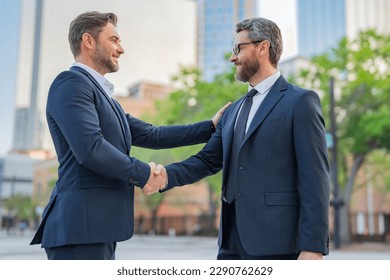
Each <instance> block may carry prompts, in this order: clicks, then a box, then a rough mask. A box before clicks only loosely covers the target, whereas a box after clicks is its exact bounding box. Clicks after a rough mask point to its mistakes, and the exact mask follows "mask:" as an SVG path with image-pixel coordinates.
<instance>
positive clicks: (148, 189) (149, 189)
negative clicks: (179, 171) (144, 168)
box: [142, 162, 168, 195]
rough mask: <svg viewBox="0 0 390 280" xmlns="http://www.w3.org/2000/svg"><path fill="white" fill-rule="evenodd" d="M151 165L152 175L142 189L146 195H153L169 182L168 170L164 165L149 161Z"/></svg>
mask: <svg viewBox="0 0 390 280" xmlns="http://www.w3.org/2000/svg"><path fill="white" fill-rule="evenodd" d="M149 166H150V177H149V180H148V181H147V182H146V185H145V186H144V187H143V189H142V191H143V193H144V194H146V195H151V194H154V193H156V192H158V191H159V190H161V189H163V188H164V187H165V186H166V185H167V182H168V175H167V171H166V170H165V168H164V166H162V165H161V164H157V165H156V163H154V162H150V163H149Z"/></svg>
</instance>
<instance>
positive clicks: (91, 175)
mask: <svg viewBox="0 0 390 280" xmlns="http://www.w3.org/2000/svg"><path fill="white" fill-rule="evenodd" d="M46 116H47V122H48V125H49V129H50V133H51V136H52V139H53V142H54V146H55V149H56V153H57V157H58V161H59V169H58V181H57V183H56V185H55V188H54V190H53V192H52V195H51V198H50V201H49V203H48V205H47V207H46V208H45V211H44V213H43V218H42V223H41V225H40V227H39V229H38V231H37V233H36V235H35V236H34V238H33V240H32V242H31V244H38V243H42V247H57V246H62V245H67V244H82V243H102V242H113V241H122V240H126V239H129V238H130V237H131V236H132V234H133V226H134V215H133V213H134V209H133V208H134V206H133V205H134V186H140V187H143V186H144V185H145V183H146V182H147V181H148V178H149V175H150V168H149V165H148V164H146V163H143V162H141V161H139V160H137V159H135V158H132V157H130V156H129V153H130V149H131V146H132V145H135V146H140V147H146V148H155V149H162V148H171V147H177V146H184V145H192V144H197V143H204V142H206V141H207V140H208V139H209V138H210V136H211V133H212V130H213V128H212V122H211V121H204V122H200V123H197V124H193V125H183V126H169V127H154V126H152V125H150V124H148V123H145V122H143V121H141V120H139V119H137V118H134V117H132V116H131V115H128V114H125V113H124V112H123V110H122V108H121V107H120V105H119V104H118V103H117V102H116V101H115V100H112V99H111V98H109V97H108V96H107V95H106V94H105V92H104V90H103V89H102V88H101V86H100V85H99V84H98V83H97V81H96V80H95V79H94V78H93V77H92V76H91V75H90V74H89V73H88V72H87V71H85V70H84V69H82V68H80V67H72V68H71V69H70V71H65V72H62V73H61V74H59V75H58V76H57V78H56V79H55V80H54V82H53V83H52V85H51V87H50V90H49V95H48V99H47V107H46Z"/></svg>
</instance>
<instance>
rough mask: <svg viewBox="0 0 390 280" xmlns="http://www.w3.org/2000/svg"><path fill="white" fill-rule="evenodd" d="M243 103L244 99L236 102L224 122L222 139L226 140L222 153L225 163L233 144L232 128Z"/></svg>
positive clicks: (227, 160)
mask: <svg viewBox="0 0 390 280" xmlns="http://www.w3.org/2000/svg"><path fill="white" fill-rule="evenodd" d="M243 101H244V97H243V98H241V99H239V100H238V102H237V104H236V106H235V107H234V108H233V110H232V112H231V114H230V116H229V118H228V120H227V121H226V124H225V125H224V126H225V127H226V131H225V133H224V135H223V139H226V141H224V147H223V148H224V149H223V151H224V158H225V159H226V162H229V158H230V149H231V147H232V142H233V134H234V126H235V123H236V119H237V115H238V112H239V111H240V108H241V105H242V102H243Z"/></svg>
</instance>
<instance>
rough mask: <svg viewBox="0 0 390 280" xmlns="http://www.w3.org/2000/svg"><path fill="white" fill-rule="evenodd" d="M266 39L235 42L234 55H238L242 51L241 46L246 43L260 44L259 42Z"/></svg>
mask: <svg viewBox="0 0 390 280" xmlns="http://www.w3.org/2000/svg"><path fill="white" fill-rule="evenodd" d="M264 40H265V39H263V40H259V41H253V42H245V43H238V44H234V45H233V47H232V52H233V53H234V55H238V54H239V53H240V52H241V46H245V45H249V44H258V43H261V42H263V41H264ZM235 49H237V50H238V51H237V52H236V51H235Z"/></svg>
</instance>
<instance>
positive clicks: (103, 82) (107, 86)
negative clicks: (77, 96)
mask: <svg viewBox="0 0 390 280" xmlns="http://www.w3.org/2000/svg"><path fill="white" fill-rule="evenodd" d="M72 66H77V67H80V68H83V69H84V70H85V71H87V72H88V73H89V74H91V76H92V77H93V78H94V79H95V80H96V81H97V82H98V83H99V85H100V86H101V87H102V88H103V89H104V91H105V93H106V94H107V95H108V97H112V96H113V94H114V85H113V84H111V83H110V82H109V81H108V80H107V79H106V78H105V77H104V76H103V75H101V74H100V73H98V72H97V71H96V70H94V69H92V68H91V67H89V66H87V65H85V64H83V63H81V62H77V61H75V62H74V63H73V65H72Z"/></svg>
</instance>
